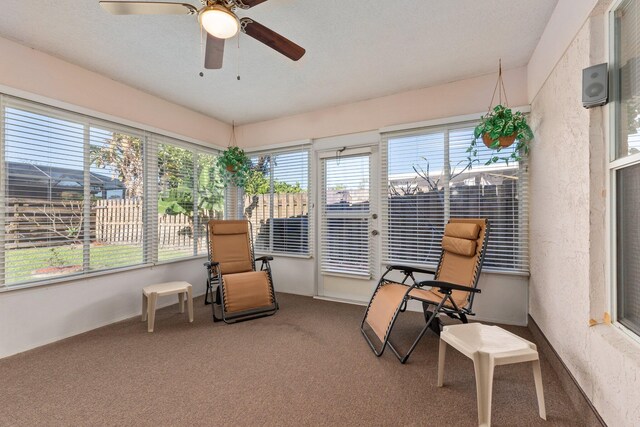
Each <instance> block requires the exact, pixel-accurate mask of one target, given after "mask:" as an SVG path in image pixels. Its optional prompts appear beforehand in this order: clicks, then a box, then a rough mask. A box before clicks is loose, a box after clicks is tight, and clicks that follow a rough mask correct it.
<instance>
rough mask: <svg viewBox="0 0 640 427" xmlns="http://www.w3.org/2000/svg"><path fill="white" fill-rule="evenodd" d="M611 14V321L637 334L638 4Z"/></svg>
mask: <svg viewBox="0 0 640 427" xmlns="http://www.w3.org/2000/svg"><path fill="white" fill-rule="evenodd" d="M613 16H614V22H613V23H614V25H613V26H612V27H613V34H614V49H612V52H611V53H612V57H613V58H612V61H611V63H612V64H613V65H612V72H611V74H612V76H613V91H612V95H613V96H612V98H613V101H614V102H613V103H612V107H613V111H614V120H613V122H614V128H615V150H613V151H614V156H613V157H614V159H615V162H612V163H610V165H609V168H610V172H611V175H610V176H611V194H612V199H613V201H614V203H613V209H612V221H611V224H612V226H613V228H614V229H613V230H612V231H611V236H612V240H613V245H612V254H611V255H612V256H611V259H612V263H613V265H612V266H611V267H612V268H611V270H612V273H613V275H614V280H613V282H614V283H615V288H614V289H615V299H614V304H615V320H616V321H617V322H619V323H620V324H622V325H623V326H624V327H626V328H627V329H628V330H629V331H632V332H633V333H635V334H636V335H640V262H638V259H640V214H639V212H640V196H639V195H640V157H639V156H638V153H640V63H639V62H638V57H639V56H640V5H639V4H638V2H637V1H623V2H621V3H620V5H619V6H618V7H617V9H616V10H614V11H613ZM614 159H612V160H614Z"/></svg>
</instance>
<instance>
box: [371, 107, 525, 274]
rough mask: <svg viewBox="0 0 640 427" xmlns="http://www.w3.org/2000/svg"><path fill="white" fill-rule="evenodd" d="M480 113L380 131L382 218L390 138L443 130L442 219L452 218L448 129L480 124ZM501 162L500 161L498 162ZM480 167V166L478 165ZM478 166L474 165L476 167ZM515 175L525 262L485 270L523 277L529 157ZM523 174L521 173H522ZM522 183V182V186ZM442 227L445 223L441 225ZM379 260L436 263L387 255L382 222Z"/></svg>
mask: <svg viewBox="0 0 640 427" xmlns="http://www.w3.org/2000/svg"><path fill="white" fill-rule="evenodd" d="M512 110H513V111H521V112H522V113H524V114H528V113H529V112H530V108H529V107H528V106H525V107H513V108H512ZM479 116H480V114H473V115H465V116H457V117H451V118H448V119H437V120H432V121H426V122H419V123H413V124H410V125H405V126H392V127H388V128H384V129H381V130H380V135H381V152H383V155H381V156H380V163H381V170H380V172H381V173H380V178H381V179H380V181H381V182H380V209H381V214H382V215H381V218H382V219H383V222H384V219H385V218H388V215H389V213H388V212H387V211H386V209H388V206H389V204H388V203H389V202H388V200H389V196H388V185H389V177H388V168H389V163H388V162H389V141H390V140H391V139H393V138H397V137H400V138H401V137H410V136H418V135H427V134H435V133H438V132H442V133H444V136H443V146H442V153H443V162H444V164H443V172H446V173H444V174H443V184H442V185H443V190H444V195H445V201H446V202H445V206H444V218H445V223H446V221H447V220H448V219H449V218H450V217H451V207H452V206H451V201H452V200H451V187H450V178H451V177H450V176H449V175H450V172H451V171H450V168H451V164H450V156H451V146H450V135H449V133H450V132H451V131H456V130H459V129H464V128H466V127H473V126H475V124H477V123H479V120H478V117H479ZM500 165H502V163H500ZM479 166H480V167H482V166H483V165H479ZM475 167H477V166H475ZM515 171H516V172H515V174H516V176H518V177H519V178H524V179H522V180H520V181H519V184H518V186H517V191H518V192H523V196H524V197H521V198H520V199H519V200H518V206H519V211H520V212H524V215H522V214H520V215H518V218H519V222H518V225H519V227H518V229H519V230H520V235H522V236H524V240H518V241H517V242H516V245H514V247H515V246H522V245H523V244H524V245H525V247H526V255H525V256H524V262H523V263H522V264H521V265H520V266H519V268H511V269H510V268H502V267H497V268H494V267H490V266H484V267H483V272H484V273H491V274H504V275H515V276H525V277H528V276H529V274H530V256H529V247H530V244H529V243H530V242H529V237H528V222H529V206H528V198H529V183H528V160H527V159H523V160H522V161H521V162H520V163H519V167H518V168H517V169H515ZM523 174H524V175H523ZM521 184H522V185H521ZM443 226H444V224H443ZM380 229H381V235H382V241H381V259H382V262H383V263H401V264H403V265H407V266H413V267H424V266H425V265H427V266H428V267H431V268H435V267H436V265H431V264H424V263H422V264H421V263H419V262H417V261H416V262H412V261H395V260H393V259H392V258H391V257H390V256H391V253H390V248H389V247H388V246H387V245H388V242H389V239H390V238H389V235H388V234H387V233H388V232H389V228H388V227H387V226H385V225H384V224H382V225H381V227H380Z"/></svg>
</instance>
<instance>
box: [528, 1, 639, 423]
mask: <svg viewBox="0 0 640 427" xmlns="http://www.w3.org/2000/svg"><path fill="white" fill-rule="evenodd" d="M608 3H609V2H608V1H603V2H600V4H599V5H598V6H597V7H596V9H595V10H594V15H593V17H592V18H591V19H590V20H589V21H588V22H587V23H586V24H585V25H584V26H583V27H582V29H581V30H580V31H579V33H578V34H577V36H576V37H575V39H574V40H573V42H572V43H571V45H570V46H569V48H568V49H567V51H566V52H565V54H564V55H563V56H562V58H561V60H560V61H559V62H558V64H557V65H556V66H555V69H554V70H553V72H552V73H551V75H550V76H549V77H548V79H547V80H546V83H545V84H544V85H543V86H542V88H541V89H540V91H539V92H538V94H537V96H536V97H535V99H534V101H533V103H532V105H531V110H532V112H531V122H532V127H533V130H534V133H535V140H534V142H533V145H532V153H531V161H530V173H531V175H530V203H529V205H530V215H529V217H530V240H531V246H530V253H531V277H530V301H529V311H530V314H531V316H532V317H533V319H534V320H535V321H536V323H537V324H538V325H539V327H540V329H541V330H542V332H543V333H544V334H545V335H546V337H547V338H548V339H549V342H550V343H551V345H552V346H553V347H554V349H555V350H556V351H557V352H558V354H559V355H560V357H561V358H562V360H563V362H564V363H565V364H566V366H567V367H568V369H569V370H570V371H571V373H572V374H573V376H574V377H575V378H576V380H577V382H578V383H579V385H580V386H581V388H582V389H583V390H584V392H585V393H586V395H587V397H588V398H589V399H590V400H591V401H592V403H593V405H594V406H595V408H596V410H597V411H598V412H599V414H600V415H601V416H602V418H603V419H604V421H605V422H606V423H607V424H608V425H611V426H637V425H640V405H639V402H640V375H639V372H640V344H639V343H638V342H635V341H634V340H633V339H632V338H630V337H628V336H627V335H625V334H624V333H622V332H621V331H620V330H618V328H617V327H615V326H613V325H606V324H602V323H600V324H598V325H596V326H589V325H590V320H591V319H594V320H596V321H599V322H602V321H603V319H604V317H605V315H604V313H605V311H606V312H609V311H610V305H609V302H608V297H607V295H608V294H609V289H610V288H609V284H608V281H607V277H606V275H605V270H606V269H605V263H606V254H607V252H606V251H607V247H608V243H607V242H606V240H605V235H606V228H605V218H606V215H607V209H606V203H607V201H606V191H607V183H606V168H605V166H606V156H605V153H606V152H607V149H606V144H607V141H606V138H604V135H605V134H606V132H605V129H606V127H607V123H606V119H607V118H608V115H607V113H606V109H604V108H596V109H593V110H589V111H588V110H585V109H583V108H582V102H581V93H582V89H581V88H582V79H581V72H582V69H583V68H585V67H588V66H590V65H594V64H597V63H600V62H605V61H606V58H605V56H604V46H605V41H606V37H605V19H604V12H605V10H606V7H607V4H608Z"/></svg>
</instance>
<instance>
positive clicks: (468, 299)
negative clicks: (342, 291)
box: [360, 218, 489, 363]
mask: <svg viewBox="0 0 640 427" xmlns="http://www.w3.org/2000/svg"><path fill="white" fill-rule="evenodd" d="M488 238H489V222H488V221H487V220H486V219H474V218H460V219H451V220H449V223H448V224H447V225H446V227H445V230H444V236H443V237H442V254H441V256H440V262H439V263H438V268H437V269H436V271H428V270H425V269H421V268H414V267H405V266H398V265H391V266H388V267H387V271H386V272H385V273H384V274H383V275H382V277H381V278H380V282H378V286H377V287H376V290H375V291H374V293H373V296H372V297H371V301H369V305H368V306H367V311H366V312H365V315H364V318H363V319H362V323H361V325H360V330H361V331H362V334H363V335H364V337H365V339H366V340H367V342H368V343H369V346H371V349H372V350H373V352H374V353H375V355H376V356H381V355H382V353H383V352H384V349H385V348H386V346H389V347H390V348H391V350H392V351H393V353H394V354H395V355H396V356H397V357H398V359H400V362H401V363H405V362H406V361H407V359H408V358H409V356H410V355H411V352H413V350H414V349H415V347H416V345H417V344H418V342H419V341H420V339H421V338H422V337H423V336H424V334H425V333H426V332H427V330H428V329H429V328H431V329H432V330H433V331H434V332H436V333H437V334H440V321H439V319H438V317H437V316H438V315H439V314H445V315H447V316H449V317H451V318H454V319H459V320H461V321H462V322H463V323H467V315H474V313H473V311H472V310H471V308H472V306H473V297H474V294H475V293H478V292H480V289H477V288H476V286H477V284H478V277H479V276H480V270H481V269H482V263H483V262H484V254H485V250H486V244H487V241H488ZM393 271H399V272H401V274H403V275H404V278H403V279H402V281H401V282H395V281H393V280H391V279H389V278H387V276H388V275H389V274H390V273H392V272H393ZM415 273H421V274H433V276H434V278H433V280H426V281H421V282H418V281H417V280H416V278H415V276H414V274H415ZM396 274H397V273H396ZM408 279H411V283H407V280H408ZM410 300H417V301H420V302H422V309H423V311H424V318H425V321H426V325H425V326H424V328H423V329H422V331H421V332H420V334H418V337H417V338H416V339H415V341H414V342H413V344H411V347H410V348H409V350H408V351H407V352H406V353H405V354H404V355H401V354H400V352H399V351H398V350H397V349H396V348H395V347H394V346H393V344H392V343H391V341H390V340H389V336H390V335H391V331H392V329H393V325H394V324H395V321H396V318H397V317H398V314H399V313H401V312H404V311H405V310H406V308H407V303H408V302H409V301H410ZM368 330H372V331H373V333H374V334H375V336H376V337H377V338H378V339H379V340H380V343H381V344H380V345H379V346H378V347H376V345H375V344H374V343H373V342H372V340H371V338H370V337H369V333H368Z"/></svg>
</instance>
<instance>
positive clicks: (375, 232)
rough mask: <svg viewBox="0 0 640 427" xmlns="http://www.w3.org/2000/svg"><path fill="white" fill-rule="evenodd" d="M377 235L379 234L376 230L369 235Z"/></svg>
mask: <svg viewBox="0 0 640 427" xmlns="http://www.w3.org/2000/svg"><path fill="white" fill-rule="evenodd" d="M378 234H380V232H379V231H378V230H373V231H372V232H371V235H372V236H377V235H378Z"/></svg>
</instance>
